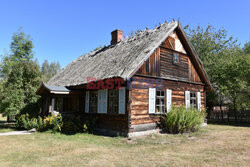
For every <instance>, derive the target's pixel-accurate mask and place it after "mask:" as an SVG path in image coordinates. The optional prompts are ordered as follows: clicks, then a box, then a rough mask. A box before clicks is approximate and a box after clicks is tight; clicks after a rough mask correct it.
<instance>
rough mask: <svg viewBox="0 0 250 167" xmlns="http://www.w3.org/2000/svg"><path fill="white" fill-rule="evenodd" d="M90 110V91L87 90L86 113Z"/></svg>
mask: <svg viewBox="0 0 250 167" xmlns="http://www.w3.org/2000/svg"><path fill="white" fill-rule="evenodd" d="M88 112H89V91H86V96H85V113H88Z"/></svg>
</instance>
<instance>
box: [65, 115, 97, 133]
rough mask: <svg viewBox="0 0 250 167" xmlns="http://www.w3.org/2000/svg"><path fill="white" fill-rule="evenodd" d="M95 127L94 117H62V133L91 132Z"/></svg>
mask: <svg viewBox="0 0 250 167" xmlns="http://www.w3.org/2000/svg"><path fill="white" fill-rule="evenodd" d="M95 127H96V119H95V118H94V117H90V116H88V117H86V116H80V115H78V116H75V117H66V118H64V119H63V126H62V132H63V133H69V134H72V133H81V132H88V133H93V132H94V130H95Z"/></svg>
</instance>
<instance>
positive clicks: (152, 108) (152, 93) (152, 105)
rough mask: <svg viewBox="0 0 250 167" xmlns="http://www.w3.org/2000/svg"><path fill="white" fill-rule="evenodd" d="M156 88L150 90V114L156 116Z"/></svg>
mask: <svg viewBox="0 0 250 167" xmlns="http://www.w3.org/2000/svg"><path fill="white" fill-rule="evenodd" d="M155 94H156V89H155V88H149V89H148V113H149V114H154V113H155Z"/></svg>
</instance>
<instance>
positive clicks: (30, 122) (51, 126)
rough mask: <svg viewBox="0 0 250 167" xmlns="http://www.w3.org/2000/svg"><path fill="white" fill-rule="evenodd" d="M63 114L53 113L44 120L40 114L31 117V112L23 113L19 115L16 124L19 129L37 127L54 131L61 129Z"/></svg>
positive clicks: (38, 129)
mask: <svg viewBox="0 0 250 167" xmlns="http://www.w3.org/2000/svg"><path fill="white" fill-rule="evenodd" d="M62 124H63V123H62V116H61V115H60V114H58V115H57V116H55V115H51V116H48V117H46V118H45V119H44V120H43V119H42V118H41V117H40V116H39V117H38V118H30V116H29V114H27V113H26V114H22V115H20V116H18V117H17V121H16V126H17V128H19V129H26V130H30V129H33V128H36V130H37V131H40V132H42V131H46V130H52V131H53V132H56V131H61V127H62Z"/></svg>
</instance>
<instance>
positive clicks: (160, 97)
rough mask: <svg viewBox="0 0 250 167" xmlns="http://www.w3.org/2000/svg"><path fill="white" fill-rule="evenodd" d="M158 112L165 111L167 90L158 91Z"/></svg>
mask: <svg viewBox="0 0 250 167" xmlns="http://www.w3.org/2000/svg"><path fill="white" fill-rule="evenodd" d="M155 112H156V113H164V112H165V91H163V90H157V91H156V111H155Z"/></svg>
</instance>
